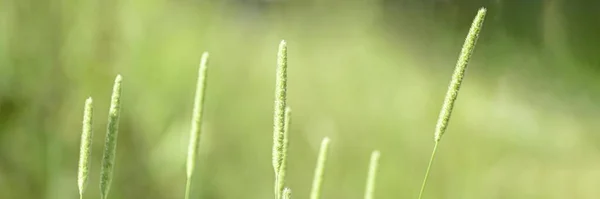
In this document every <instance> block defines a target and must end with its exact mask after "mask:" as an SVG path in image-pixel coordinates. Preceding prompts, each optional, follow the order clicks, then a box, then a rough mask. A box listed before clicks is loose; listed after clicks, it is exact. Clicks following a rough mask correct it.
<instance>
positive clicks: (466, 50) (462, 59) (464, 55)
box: [419, 8, 486, 199]
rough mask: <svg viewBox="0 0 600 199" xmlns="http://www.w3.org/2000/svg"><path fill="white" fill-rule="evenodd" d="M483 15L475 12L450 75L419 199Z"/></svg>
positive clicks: (483, 12)
mask: <svg viewBox="0 0 600 199" xmlns="http://www.w3.org/2000/svg"><path fill="white" fill-rule="evenodd" d="M485 14H486V9H485V8H480V9H479V11H478V12H477V16H475V19H474V20H473V23H472V24H471V28H470V29H469V34H467V38H466V39H465V43H464V44H463V47H462V50H461V52H460V55H459V57H458V61H457V63H456V67H455V69H454V74H453V75H452V80H451V82H450V85H449V86H448V91H447V93H446V97H445V99H444V104H443V106H442V110H441V111H440V115H439V117H438V121H437V124H436V128H435V134H434V141H435V144H434V146H433V152H431V158H430V159H429V164H428V166H427V171H426V172H425V177H424V178H423V184H422V185H421V191H420V192H419V199H421V198H422V197H423V192H424V191H425V186H426V185H427V179H428V178H429V171H430V170H431V165H432V164H433V160H434V159H435V154H436V152H437V149H438V145H439V143H440V140H441V139H442V135H444V132H445V131H446V128H447V127H448V122H449V121H450V115H451V113H452V109H453V107H454V102H455V101H456V98H457V97H458V91H459V89H460V85H461V83H462V79H463V77H464V74H465V70H466V69H467V64H468V63H469V59H470V58H471V55H472V54H473V50H474V49H475V44H476V43H477V38H478V37H479V32H480V31H481V28H482V26H483V21H484V18H485Z"/></svg>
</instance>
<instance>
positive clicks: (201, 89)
mask: <svg viewBox="0 0 600 199" xmlns="http://www.w3.org/2000/svg"><path fill="white" fill-rule="evenodd" d="M485 13H486V9H485V8H481V9H480V10H479V12H478V13H477V16H476V17H475V19H474V21H473V24H472V26H471V28H470V30H469V34H468V35H467V38H466V40H465V43H464V45H463V48H462V50H461V53H460V56H459V58H458V61H457V64H456V67H455V70H454V73H453V75H452V80H451V82H450V85H449V87H448V91H447V93H446V97H445V99H444V103H443V106H442V109H441V111H440V114H439V118H438V121H437V124H436V128H435V133H434V142H435V143H434V146H433V152H432V154H431V158H430V161H429V164H428V166H427V170H426V172H425V177H424V179H423V184H422V186H421V189H420V192H419V199H421V198H422V196H423V193H424V190H425V186H426V185H427V179H428V177H429V172H430V170H431V166H432V164H433V160H434V159H435V154H436V152H437V149H438V145H439V143H440V140H441V137H442V135H443V134H444V132H445V131H446V128H447V126H448V122H449V121H450V116H451V113H452V110H453V107H454V103H455V101H456V98H457V97H458V91H459V89H460V85H461V83H462V79H463V78H464V74H465V70H466V67H467V64H468V62H469V59H470V57H471V55H472V54H473V50H474V48H475V44H476V41H477V38H478V35H479V32H480V31H481V28H482V25H483V21H484V17H485ZM287 56H288V55H287V43H286V42H285V41H284V40H282V41H281V43H280V44H279V50H278V53H277V68H276V81H275V100H274V111H273V146H272V166H273V171H274V176H275V182H274V195H275V199H291V193H292V192H291V189H290V188H289V186H288V185H287V182H286V175H287V174H286V172H287V166H288V148H289V141H290V125H291V108H290V106H289V104H288V103H287V92H288V90H287V85H288V83H287V71H288V62H287ZM207 65H208V53H207V52H205V53H204V54H203V55H202V58H201V61H200V67H199V70H198V79H197V84H196V91H195V97H194V108H193V114H192V120H191V130H190V137H189V145H188V151H187V162H186V185H185V199H189V198H190V192H191V189H192V186H191V182H192V176H193V173H194V168H195V164H196V157H197V155H198V146H199V143H200V135H201V129H202V115H203V110H204V99H205V90H206V80H207V68H208V66H207ZM121 82H122V77H121V75H118V76H117V77H116V79H115V83H114V87H113V92H112V97H111V104H110V109H109V112H108V126H107V134H106V139H105V146H104V154H103V157H102V167H101V171H100V195H101V198H102V199H106V198H107V197H108V193H109V189H110V184H111V182H112V178H113V170H114V164H115V153H116V148H117V137H118V126H119V118H120V107H121ZM92 114H93V106H92V98H91V97H90V98H88V99H87V100H86V103H85V108H84V116H83V128H82V134H81V146H80V157H79V165H78V166H79V167H78V175H77V185H78V189H79V196H80V199H82V198H83V193H84V190H85V187H86V184H87V180H88V178H89V170H90V158H91V155H92V149H91V143H92V137H93V134H92ZM329 143H330V139H329V138H328V137H325V138H323V140H322V141H321V145H320V148H319V152H318V158H317V161H316V166H315V169H314V176H313V180H312V186H311V190H310V199H320V197H321V187H322V183H323V179H324V174H325V165H326V162H327V156H328V151H329ZM380 156H381V154H380V152H379V151H378V150H375V151H373V152H372V153H371V157H370V161H369V169H368V173H367V179H366V185H365V193H364V198H365V199H374V198H375V197H374V192H375V184H376V175H377V172H378V168H379V159H380Z"/></svg>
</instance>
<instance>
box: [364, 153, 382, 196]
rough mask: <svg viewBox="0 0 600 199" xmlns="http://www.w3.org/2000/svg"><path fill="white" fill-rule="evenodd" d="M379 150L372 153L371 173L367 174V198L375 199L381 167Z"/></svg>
mask: <svg viewBox="0 0 600 199" xmlns="http://www.w3.org/2000/svg"><path fill="white" fill-rule="evenodd" d="M380 156H381V154H380V153H379V151H373V153H371V161H370V163H369V174H368V175H367V187H366V188H365V199H373V195H374V193H375V178H376V175H377V169H378V167H379V157H380Z"/></svg>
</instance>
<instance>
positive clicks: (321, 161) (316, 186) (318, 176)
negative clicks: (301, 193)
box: [310, 137, 329, 199]
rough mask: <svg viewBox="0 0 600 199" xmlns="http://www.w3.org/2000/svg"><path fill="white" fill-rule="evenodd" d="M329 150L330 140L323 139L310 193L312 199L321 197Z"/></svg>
mask: <svg viewBox="0 0 600 199" xmlns="http://www.w3.org/2000/svg"><path fill="white" fill-rule="evenodd" d="M328 150H329V138H328V137H325V138H323V141H322V142H321V148H320V149H319V157H318V159H317V166H316V168H315V174H314V177H313V182H312V189H311V191H310V199H319V198H320V197H321V184H322V183H323V176H324V170H325V162H326V161H327V151H328Z"/></svg>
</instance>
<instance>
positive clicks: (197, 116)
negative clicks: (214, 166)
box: [185, 52, 208, 199]
mask: <svg viewBox="0 0 600 199" xmlns="http://www.w3.org/2000/svg"><path fill="white" fill-rule="evenodd" d="M207 70H208V52H205V53H204V54H202V58H201V60H200V69H199V70H198V81H197V83H196V94H195V96H194V109H193V113H192V127H191V130H190V142H189V144H188V154H187V155H188V156H187V162H186V175H187V179H186V188H185V198H186V199H187V198H189V197H190V191H191V190H190V189H191V183H192V182H191V181H192V175H193V173H194V168H195V166H196V157H197V156H198V146H199V145H200V133H201V130H202V115H203V112H204V98H205V97H204V96H205V93H206V80H207V76H208V73H207Z"/></svg>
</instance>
